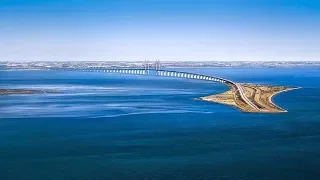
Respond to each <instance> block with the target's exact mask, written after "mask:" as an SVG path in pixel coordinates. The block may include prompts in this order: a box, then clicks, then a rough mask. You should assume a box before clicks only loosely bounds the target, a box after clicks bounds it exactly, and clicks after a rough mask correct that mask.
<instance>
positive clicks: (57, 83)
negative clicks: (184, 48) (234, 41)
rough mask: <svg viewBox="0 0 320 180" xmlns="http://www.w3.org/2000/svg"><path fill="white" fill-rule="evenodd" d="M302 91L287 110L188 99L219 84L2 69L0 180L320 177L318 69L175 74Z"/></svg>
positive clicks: (282, 100) (290, 96) (285, 103)
mask: <svg viewBox="0 0 320 180" xmlns="http://www.w3.org/2000/svg"><path fill="white" fill-rule="evenodd" d="M182 70H183V71H189V72H200V73H203V74H212V75H217V76H221V77H225V78H229V79H231V80H235V81H243V82H252V83H261V84H272V85H289V86H299V87H302V88H301V89H298V90H294V91H289V92H286V93H282V94H280V95H278V96H275V97H274V101H275V102H276V103H277V104H278V105H280V106H281V107H283V108H285V109H287V110H288V111H289V112H288V113H284V114H250V113H241V112H239V111H238V110H236V109H233V108H231V107H227V106H223V105H219V104H211V103H207V102H201V101H196V100H193V98H195V97H199V96H204V95H208V94H215V93H219V92H222V91H224V90H226V87H225V86H223V85H220V84H217V83H211V82H202V81H194V80H182V79H174V78H160V77H150V76H124V75H111V76H110V75H105V74H101V73H77V72H58V71H56V72H46V71H0V88H5V87H10V88H31V89H56V90H61V91H62V93H61V94H45V95H44V94H39V95H15V96H2V97H0V179H1V180H2V179H3V180H7V179H8V180H11V179H21V180H22V179H23V180H25V179H32V180H33V179H46V180H47V179H48V180H49V179H52V180H62V179H155V180H156V179H210V180H211V179H318V177H319V175H320V171H319V168H320V113H319V112H320V96H319V95H318V94H317V93H319V92H320V91H319V90H320V83H319V82H320V69H317V68H302V69H297V68H290V69H289V68H288V69H280V68H278V69H277V68H258V69H252V68H232V69H231V68H203V69H182Z"/></svg>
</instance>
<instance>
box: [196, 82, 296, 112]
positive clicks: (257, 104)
mask: <svg viewBox="0 0 320 180" xmlns="http://www.w3.org/2000/svg"><path fill="white" fill-rule="evenodd" d="M226 85H227V86H229V90H228V91H226V92H223V93H220V94H216V95H210V96H205V97H200V98H197V99H199V100H202V101H207V102H213V103H219V104H225V105H229V106H232V107H235V108H237V109H239V110H241V111H243V112H252V113H282V112H287V110H285V109H283V108H281V107H279V106H277V105H276V104H274V103H273V102H272V97H273V96H274V95H276V94H279V93H281V92H284V91H289V90H293V89H298V88H297V87H284V86H266V85H257V84H248V83H226Z"/></svg>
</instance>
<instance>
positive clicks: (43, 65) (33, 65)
mask: <svg viewBox="0 0 320 180" xmlns="http://www.w3.org/2000/svg"><path fill="white" fill-rule="evenodd" d="M145 64H146V62H145V61H86V62H79V61H78V62H75V61H59V62H49V61H29V62H26V61H21V62H10V61H2V62H0V69H6V70H28V69H30V70H42V69H49V68H73V69H84V68H141V67H144V66H145ZM147 64H148V66H149V67H150V68H154V67H155V66H156V64H155V63H154V62H151V61H150V62H148V63H147ZM315 66H318V67H319V68H320V61H183V62H182V61H161V67H162V68H177V67H195V68H201V67H202V68H203V67H287V68H290V67H315Z"/></svg>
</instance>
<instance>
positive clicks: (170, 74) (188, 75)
mask: <svg viewBox="0 0 320 180" xmlns="http://www.w3.org/2000/svg"><path fill="white" fill-rule="evenodd" d="M48 70H64V71H80V72H101V73H107V74H129V75H130V74H132V75H151V76H161V77H175V78H183V79H194V80H202V81H212V82H218V83H222V84H224V85H227V86H234V87H235V88H236V91H238V92H239V94H240V97H241V99H242V100H243V101H244V102H245V103H247V104H248V105H249V106H251V107H252V108H254V109H256V110H259V108H258V107H257V106H256V105H255V104H254V103H252V102H251V101H250V100H249V99H248V98H247V96H246V95H245V93H244V90H243V88H242V86H241V85H240V84H239V83H236V82H233V81H231V80H228V79H224V78H221V77H217V76H211V75H204V74H198V73H190V72H181V71H174V70H160V69H159V68H157V67H156V69H149V66H146V67H145V68H144V69H142V68H114V69H109V68H87V69H78V68H51V69H50V68H49V69H48Z"/></svg>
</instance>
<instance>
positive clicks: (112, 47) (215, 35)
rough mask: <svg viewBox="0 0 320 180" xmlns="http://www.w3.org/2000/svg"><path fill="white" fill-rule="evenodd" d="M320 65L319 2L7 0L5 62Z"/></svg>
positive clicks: (0, 24) (1, 5)
mask: <svg viewBox="0 0 320 180" xmlns="http://www.w3.org/2000/svg"><path fill="white" fill-rule="evenodd" d="M145 59H148V60H151V61H153V60H155V59H160V60H161V61H320V1H318V0H0V61H143V60H145Z"/></svg>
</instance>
